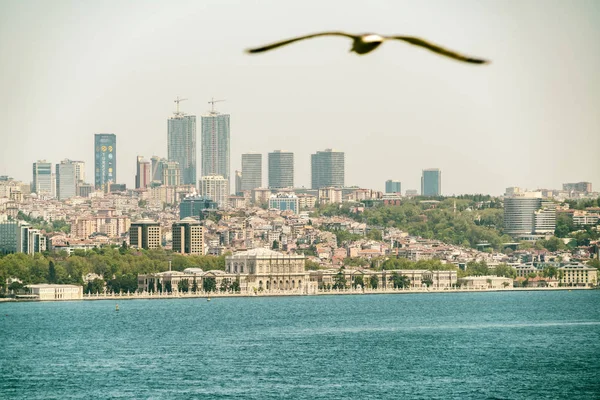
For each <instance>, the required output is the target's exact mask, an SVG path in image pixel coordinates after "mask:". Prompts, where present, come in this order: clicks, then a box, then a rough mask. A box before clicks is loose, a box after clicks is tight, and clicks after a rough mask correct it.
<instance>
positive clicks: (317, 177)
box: [310, 149, 344, 189]
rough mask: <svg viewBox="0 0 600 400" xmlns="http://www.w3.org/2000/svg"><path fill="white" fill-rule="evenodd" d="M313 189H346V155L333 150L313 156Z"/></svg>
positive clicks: (311, 157) (319, 152)
mask: <svg viewBox="0 0 600 400" xmlns="http://www.w3.org/2000/svg"><path fill="white" fill-rule="evenodd" d="M310 159H311V167H312V180H311V182H312V185H311V187H312V188H313V189H320V188H323V187H337V188H341V187H344V153H343V152H341V151H335V150H332V149H325V151H317V153H316V154H311V156H310Z"/></svg>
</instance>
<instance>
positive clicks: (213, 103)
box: [208, 97, 225, 114]
mask: <svg viewBox="0 0 600 400" xmlns="http://www.w3.org/2000/svg"><path fill="white" fill-rule="evenodd" d="M220 101H225V99H223V100H215V98H214V97H213V98H212V99H211V101H209V102H208V104H212V108H211V110H210V112H211V114H215V113H216V111H215V103H218V102H220Z"/></svg>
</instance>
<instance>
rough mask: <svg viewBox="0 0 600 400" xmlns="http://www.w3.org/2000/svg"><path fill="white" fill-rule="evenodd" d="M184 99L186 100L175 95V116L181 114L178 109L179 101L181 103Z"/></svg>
mask: <svg viewBox="0 0 600 400" xmlns="http://www.w3.org/2000/svg"><path fill="white" fill-rule="evenodd" d="M184 100H187V99H180V98H179V96H177V98H176V99H175V103H177V111H175V115H177V116H179V115H183V113H182V112H180V111H179V103H181V102H182V101H184Z"/></svg>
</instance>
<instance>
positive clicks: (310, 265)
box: [304, 258, 321, 271]
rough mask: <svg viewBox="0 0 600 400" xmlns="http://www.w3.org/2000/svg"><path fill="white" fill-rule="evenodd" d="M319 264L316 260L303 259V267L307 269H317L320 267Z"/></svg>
mask: <svg viewBox="0 0 600 400" xmlns="http://www.w3.org/2000/svg"><path fill="white" fill-rule="evenodd" d="M320 267H321V266H320V265H319V263H317V262H314V261H310V260H309V259H308V258H307V259H306V260H305V261H304V268H305V269H306V270H307V271H317V270H318V269H320Z"/></svg>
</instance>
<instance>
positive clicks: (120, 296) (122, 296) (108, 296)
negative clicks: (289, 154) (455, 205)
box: [0, 286, 594, 302]
mask: <svg viewBox="0 0 600 400" xmlns="http://www.w3.org/2000/svg"><path fill="white" fill-rule="evenodd" d="M590 289H594V288H591V287H566V286H565V287H532V288H431V287H430V288H409V289H393V288H387V289H360V288H357V289H354V288H348V289H346V290H338V289H329V290H327V289H319V290H315V291H310V292H307V291H306V290H302V289H294V290H278V289H276V290H263V291H257V292H253V291H252V292H251V291H240V292H230V291H227V292H221V291H216V292H202V291H200V292H187V293H186V292H171V293H166V292H154V293H152V292H142V293H138V292H135V293H97V294H84V295H83V299H80V300H117V301H119V300H136V299H145V300H153V299H156V300H159V299H163V300H164V299H192V298H207V299H208V298H217V297H278V296H335V295H366V294H411V293H413V294H414V293H423V294H427V293H480V292H481V293H483V292H540V291H561V290H563V291H564V290H568V291H571V290H590ZM31 301H40V300H38V299H35V298H31V297H28V298H19V299H14V298H0V302H31ZM44 301H78V300H44Z"/></svg>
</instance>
